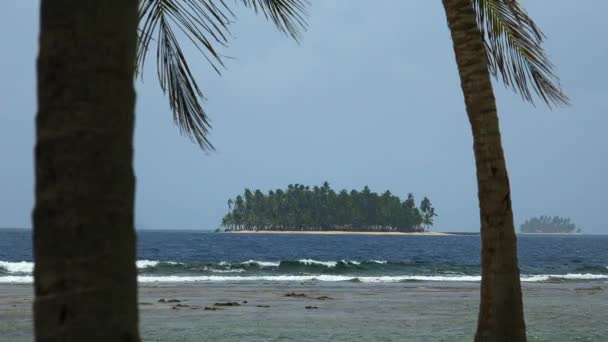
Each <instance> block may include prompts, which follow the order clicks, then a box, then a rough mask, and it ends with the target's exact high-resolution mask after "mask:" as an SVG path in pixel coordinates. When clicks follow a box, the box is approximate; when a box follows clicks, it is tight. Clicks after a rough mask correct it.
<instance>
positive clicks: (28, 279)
mask: <svg viewBox="0 0 608 342" xmlns="http://www.w3.org/2000/svg"><path fill="white" fill-rule="evenodd" d="M137 279H138V281H139V282H140V283H193V282H256V281H270V282H302V281H313V280H316V281H322V282H340V281H357V282H361V283H396V282H404V281H439V282H441V281H443V282H478V281H480V280H481V276H468V275H449V276H443V275H434V276H433V275H429V276H425V275H402V276H378V277H369V276H359V277H358V276H348V275H329V274H318V275H260V276H223V275H209V276H178V275H168V276H149V275H140V276H138V278H137ZM604 279H608V275H604V274H574V273H572V274H539V275H524V276H522V277H521V281H522V282H543V281H549V280H604ZM32 282H33V277H32V276H0V283H5V284H6V283H32Z"/></svg>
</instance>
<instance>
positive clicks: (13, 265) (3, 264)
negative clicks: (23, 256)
mask: <svg viewBox="0 0 608 342" xmlns="http://www.w3.org/2000/svg"><path fill="white" fill-rule="evenodd" d="M0 268H3V269H5V270H6V271H7V272H8V273H32V272H34V263H33V262H30V261H0Z"/></svg>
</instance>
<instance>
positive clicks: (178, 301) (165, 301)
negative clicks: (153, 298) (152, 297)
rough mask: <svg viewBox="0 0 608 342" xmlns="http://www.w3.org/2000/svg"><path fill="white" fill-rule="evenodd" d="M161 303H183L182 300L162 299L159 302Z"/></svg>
mask: <svg viewBox="0 0 608 342" xmlns="http://www.w3.org/2000/svg"><path fill="white" fill-rule="evenodd" d="M158 302H159V303H181V300H179V299H165V298H161V299H159V300H158Z"/></svg>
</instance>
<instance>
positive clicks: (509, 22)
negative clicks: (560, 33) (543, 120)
mask: <svg viewBox="0 0 608 342" xmlns="http://www.w3.org/2000/svg"><path fill="white" fill-rule="evenodd" d="M472 4H473V7H474V8H475V11H476V13H477V23H478V25H479V28H480V29H481V31H482V33H483V36H484V42H485V47H486V53H487V56H488V62H489V69H490V72H491V73H492V74H493V75H494V76H495V77H497V78H499V79H501V80H502V81H503V83H504V84H505V85H506V86H507V87H509V88H511V89H513V90H514V91H515V92H516V93H519V94H520V95H521V96H522V97H523V98H524V100H526V101H528V102H530V103H533V104H534V96H533V93H535V94H536V95H538V96H539V97H540V98H541V99H542V100H543V101H544V102H545V103H546V104H547V105H549V106H552V105H560V104H568V101H569V100H568V97H567V96H566V95H565V94H564V93H563V91H562V90H561V87H560V84H559V78H558V77H557V75H556V74H555V72H554V66H553V64H552V63H551V61H550V60H549V58H548V57H547V55H546V53H545V51H544V49H543V47H542V43H543V41H544V39H545V36H544V34H543V33H542V31H541V30H540V29H539V28H538V27H537V26H536V24H535V23H534V21H533V20H532V18H530V16H529V15H528V14H527V13H526V11H525V10H524V9H523V8H522V7H521V6H520V5H519V2H518V1H517V0H472Z"/></svg>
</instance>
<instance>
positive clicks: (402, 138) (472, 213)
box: [0, 0, 608, 233]
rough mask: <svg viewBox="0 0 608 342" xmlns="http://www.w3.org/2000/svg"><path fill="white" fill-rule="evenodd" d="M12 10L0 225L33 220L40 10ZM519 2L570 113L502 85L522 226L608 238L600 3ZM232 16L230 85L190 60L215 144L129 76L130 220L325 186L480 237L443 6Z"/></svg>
mask: <svg viewBox="0 0 608 342" xmlns="http://www.w3.org/2000/svg"><path fill="white" fill-rule="evenodd" d="M7 1H8V3H6V2H7ZM4 2H5V3H3V11H1V12H0V23H1V24H0V25H1V26H2V29H1V30H0V41H1V42H2V43H3V53H2V54H1V55H0V61H1V63H0V75H1V78H0V158H1V159H0V175H1V177H0V226H3V227H11V226H12V227H30V226H31V220H30V211H31V209H32V206H33V172H32V168H33V165H32V160H33V158H32V149H33V145H34V125H33V124H34V115H35V110H36V103H35V70H34V61H35V58H36V53H37V35H38V1H34V0H5V1H4ZM524 4H525V5H526V7H527V9H528V11H529V12H530V14H531V15H532V16H533V17H534V18H535V19H536V20H537V23H538V24H539V25H540V26H541V28H542V29H543V30H544V31H545V33H546V34H547V36H548V41H547V43H546V49H547V50H548V52H549V55H550V57H551V59H552V61H553V62H554V64H556V66H557V71H558V73H559V75H560V77H561V80H562V84H563V87H564V89H565V90H566V92H567V93H568V95H569V96H570V97H571V99H572V106H570V107H566V108H558V109H556V110H553V111H551V110H549V109H547V108H546V107H545V106H542V105H538V106H537V107H536V108H535V107H533V106H531V105H529V104H526V103H523V102H522V101H521V100H520V98H519V97H517V96H516V95H513V94H512V93H511V92H509V91H508V90H505V89H504V88H503V87H502V86H501V85H497V86H496V92H497V97H498V105H499V115H500V117H501V124H502V133H503V140H504V144H505V153H506V156H507V161H508V166H509V170H510V174H511V184H512V194H513V206H514V211H515V216H516V217H515V218H516V222H517V223H518V224H519V223H521V222H522V221H523V220H525V219H526V218H528V217H530V216H533V215H540V214H548V215H561V216H568V217H571V218H572V219H573V220H574V221H575V222H576V223H577V224H578V225H579V226H580V227H582V228H583V230H584V231H585V232H588V233H608V225H607V224H606V219H605V218H604V217H603V212H604V211H605V208H606V204H607V203H608V201H607V200H606V196H607V195H608V179H607V178H606V175H608V160H607V159H608V136H607V135H606V129H607V128H608V101H606V98H607V97H608V85H607V84H608V82H607V81H606V80H607V79H608V64H607V63H606V61H607V60H608V44H606V35H607V34H608V32H607V29H606V26H605V25H604V24H603V22H604V18H605V13H606V12H608V2H606V1H604V0H583V1H555V0H539V1H524ZM236 13H237V14H238V16H239V22H238V23H237V24H236V25H234V26H233V28H232V31H233V34H234V38H233V39H232V40H231V45H230V47H229V48H228V49H225V50H223V52H224V54H226V55H229V56H231V57H234V59H231V60H229V61H228V62H227V69H226V70H225V71H224V72H223V75H222V76H221V77H219V76H217V75H216V74H214V73H213V72H212V71H211V70H210V68H209V67H208V65H207V64H206V62H205V61H204V60H203V59H202V58H200V57H199V56H197V55H196V54H194V53H193V51H191V50H190V51H191V52H192V53H191V54H190V55H189V56H190V58H191V59H190V60H191V61H192V64H193V66H194V70H195V72H196V74H197V75H198V79H199V81H200V84H201V85H202V87H203V90H204V92H205V94H206V96H207V97H208V102H207V103H206V108H207V110H208V112H209V113H210V115H211V118H212V120H213V121H212V124H213V131H212V134H211V136H210V138H211V140H212V142H213V143H214V144H215V146H216V147H217V151H215V152H211V153H203V152H201V151H200V150H199V149H198V147H197V146H196V145H194V144H192V143H191V142H190V141H189V140H188V139H186V138H184V137H182V136H180V134H179V131H178V130H177V129H176V128H175V127H174V125H173V122H172V118H171V113H170V111H169V108H168V105H167V101H166V99H165V98H164V97H163V95H162V93H161V92H160V90H159V87H158V83H157V82H156V79H155V75H154V73H153V72H154V68H153V67H154V65H153V64H152V63H151V64H149V65H148V66H149V68H148V69H147V73H146V77H145V82H143V83H142V82H140V81H137V90H138V99H137V100H138V105H137V128H136V139H135V151H136V156H135V168H136V173H137V225H138V227H140V228H165V229H180V228H181V229H184V228H187V229H214V228H216V227H218V225H219V223H220V220H221V217H222V215H223V214H224V213H225V212H226V211H227V206H226V201H227V199H228V198H229V197H234V196H235V195H237V194H238V193H240V192H241V191H242V190H243V188H245V187H249V188H251V189H257V188H259V189H262V190H268V189H271V188H279V187H285V186H286V185H287V184H289V183H302V184H308V185H315V184H319V183H321V182H323V181H325V180H327V181H329V182H330V183H331V184H332V186H333V187H334V188H337V189H342V188H348V189H351V188H362V187H363V186H364V185H369V186H370V188H371V189H372V190H375V191H384V190H386V189H389V190H391V192H393V193H397V194H400V195H405V194H406V193H407V192H413V193H414V194H415V195H416V196H417V197H418V198H421V197H422V196H429V197H430V198H431V200H432V202H433V203H434V205H435V207H436V208H437V211H438V213H439V214H440V216H439V218H438V219H437V223H436V227H435V230H439V231H477V230H479V218H478V209H477V208H478V203H477V195H476V183H475V169H474V160H473V151H472V137H471V132H470V127H469V125H468V121H467V118H466V114H465V111H464V103H463V99H462V95H461V92H460V86H459V83H458V77H457V71H456V65H455V62H454V56H453V52H452V49H451V42H450V38H449V32H448V30H447V25H446V22H445V18H444V13H443V9H442V7H441V1H439V0H434V1H409V0H383V1H371V0H368V1H364V0H323V1H320V0H313V5H312V8H311V10H310V29H309V31H308V32H307V33H306V34H305V37H304V40H303V41H302V43H301V44H300V45H298V44H296V43H294V42H293V41H290V40H288V39H286V38H285V37H284V36H282V35H281V34H279V33H277V32H276V31H275V30H274V29H273V27H272V26H271V25H270V24H268V23H267V22H265V21H264V20H263V18H261V17H256V16H254V15H253V14H251V13H249V12H248V11H246V10H237V11H236ZM150 60H151V59H150Z"/></svg>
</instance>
